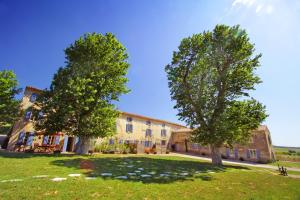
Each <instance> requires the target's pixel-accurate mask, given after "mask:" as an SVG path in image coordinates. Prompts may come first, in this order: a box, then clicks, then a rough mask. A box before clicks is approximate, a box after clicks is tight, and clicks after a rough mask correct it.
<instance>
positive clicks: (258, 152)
mask: <svg viewBox="0 0 300 200" xmlns="http://www.w3.org/2000/svg"><path fill="white" fill-rule="evenodd" d="M256 158H257V159H260V150H259V149H256Z"/></svg>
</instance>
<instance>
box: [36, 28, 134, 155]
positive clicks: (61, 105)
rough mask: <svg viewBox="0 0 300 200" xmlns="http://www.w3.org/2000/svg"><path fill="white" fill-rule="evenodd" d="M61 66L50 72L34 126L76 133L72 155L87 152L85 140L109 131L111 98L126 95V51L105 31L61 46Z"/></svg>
mask: <svg viewBox="0 0 300 200" xmlns="http://www.w3.org/2000/svg"><path fill="white" fill-rule="evenodd" d="M65 53H66V59H67V66H66V67H64V68H60V69H59V70H58V72H57V73H56V74H55V75H54V78H53V81H52V84H51V87H50V90H48V91H45V92H44V93H43V94H42V95H41V96H40V97H39V98H38V101H37V106H38V107H40V108H42V112H43V116H44V118H43V119H42V120H38V121H37V123H36V127H37V129H40V130H44V131H46V132H48V133H51V132H52V133H53V132H58V131H63V132H65V133H67V134H71V135H76V136H78V137H79V144H78V145H77V147H76V153H78V154H87V153H88V150H89V149H90V148H91V147H90V145H91V139H93V138H95V137H105V136H108V135H112V134H114V133H115V128H116V117H117V116H118V114H119V113H118V111H117V110H116V109H115V106H114V104H113V103H114V101H118V100H119V96H120V95H121V94H124V93H127V92H128V91H129V90H128V89H127V88H126V85H125V84H126V83H127V81H128V80H127V78H126V74H127V70H128V68H129V64H128V62H127V58H128V55H127V53H126V49H125V48H124V46H123V45H122V44H121V43H120V42H119V41H118V40H117V39H116V38H115V36H114V35H112V34H110V33H108V34H105V35H101V34H95V33H93V34H86V35H84V37H81V38H80V39H79V40H76V41H75V43H74V44H72V45H71V46H70V47H68V48H67V49H66V50H65Z"/></svg>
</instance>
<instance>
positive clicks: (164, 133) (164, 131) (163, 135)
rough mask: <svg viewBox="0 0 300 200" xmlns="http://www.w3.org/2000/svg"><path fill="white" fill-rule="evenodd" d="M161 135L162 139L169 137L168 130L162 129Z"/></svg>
mask: <svg viewBox="0 0 300 200" xmlns="http://www.w3.org/2000/svg"><path fill="white" fill-rule="evenodd" d="M160 135H161V137H167V130H166V129H161V131H160Z"/></svg>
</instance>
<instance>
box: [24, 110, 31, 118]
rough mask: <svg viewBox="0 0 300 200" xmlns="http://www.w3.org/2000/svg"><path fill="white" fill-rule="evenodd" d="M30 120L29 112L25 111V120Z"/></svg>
mask: <svg viewBox="0 0 300 200" xmlns="http://www.w3.org/2000/svg"><path fill="white" fill-rule="evenodd" d="M30 118H31V111H27V112H26V113H25V119H26V120H30Z"/></svg>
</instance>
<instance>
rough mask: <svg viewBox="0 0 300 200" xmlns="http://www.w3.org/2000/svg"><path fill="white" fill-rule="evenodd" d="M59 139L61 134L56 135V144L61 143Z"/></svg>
mask: <svg viewBox="0 0 300 200" xmlns="http://www.w3.org/2000/svg"><path fill="white" fill-rule="evenodd" d="M59 139H60V135H56V136H55V141H54V144H56V145H59Z"/></svg>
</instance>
